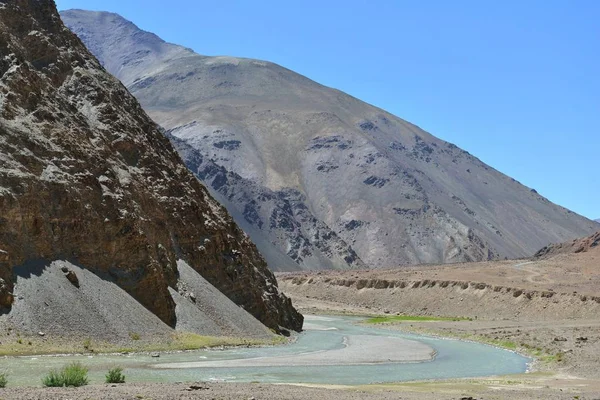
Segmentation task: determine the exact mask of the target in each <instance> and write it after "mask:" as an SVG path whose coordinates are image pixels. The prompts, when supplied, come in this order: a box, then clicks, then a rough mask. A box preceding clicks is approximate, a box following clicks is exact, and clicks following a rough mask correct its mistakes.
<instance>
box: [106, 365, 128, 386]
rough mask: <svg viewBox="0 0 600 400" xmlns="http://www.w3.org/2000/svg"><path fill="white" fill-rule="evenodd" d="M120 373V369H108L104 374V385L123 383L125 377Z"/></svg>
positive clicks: (121, 369) (121, 370)
mask: <svg viewBox="0 0 600 400" xmlns="http://www.w3.org/2000/svg"><path fill="white" fill-rule="evenodd" d="M122 372H123V368H121V367H115V368H111V369H109V370H108V374H106V383H125V375H123V374H122Z"/></svg>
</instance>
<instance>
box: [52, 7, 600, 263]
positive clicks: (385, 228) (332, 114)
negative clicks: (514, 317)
mask: <svg viewBox="0 0 600 400" xmlns="http://www.w3.org/2000/svg"><path fill="white" fill-rule="evenodd" d="M62 18H63V19H64V21H65V23H66V24H67V26H69V27H70V28H71V29H72V30H73V31H74V32H75V33H76V34H77V35H78V36H79V37H80V38H82V40H83V41H84V42H85V43H86V45H87V46H88V47H89V48H90V49H91V51H92V52H94V53H95V54H96V55H97V56H98V58H99V60H100V61H101V62H102V63H103V65H105V66H106V67H107V69H108V70H109V71H110V72H112V73H113V74H115V76H116V77H117V78H119V79H120V80H121V81H122V82H123V83H124V84H125V85H126V86H127V87H128V88H129V89H130V90H131V91H132V93H133V94H134V95H135V96H136V97H137V98H138V99H139V100H140V102H141V104H142V106H143V107H144V108H145V110H146V111H147V112H148V113H149V114H150V116H151V117H152V118H153V119H154V120H155V121H156V122H158V123H159V124H160V125H162V126H163V127H164V128H165V129H166V130H167V132H168V135H169V136H170V137H171V138H172V139H173V142H174V145H175V147H176V148H177V149H178V151H179V152H180V154H181V155H182V158H183V159H184V161H185V162H186V164H187V165H188V167H189V168H190V169H191V170H192V171H193V172H194V173H196V175H197V176H198V177H199V178H200V179H201V180H202V181H203V182H205V184H206V185H207V187H208V188H209V190H210V191H211V193H213V194H214V195H215V197H216V198H217V199H218V200H219V201H221V202H222V204H224V205H225V206H226V207H227V209H228V210H229V211H230V212H231V214H232V216H233V217H234V218H235V219H236V221H237V222H238V223H239V224H240V226H241V227H243V228H244V229H245V230H246V231H247V232H248V234H249V235H250V236H251V237H252V238H253V240H254V241H255V242H256V243H257V246H259V248H260V250H261V252H262V253H263V254H264V255H265V256H266V257H267V258H268V260H269V262H270V265H271V267H272V268H274V269H283V270H290V269H302V268H304V269H316V268H353V267H363V266H369V267H394V266H398V265H402V264H413V263H438V262H460V261H472V260H487V259H494V258H501V257H522V256H529V255H531V254H533V253H534V252H535V251H536V250H537V249H539V248H541V247H542V246H544V245H546V244H548V243H550V242H556V241H562V240H566V239H568V238H573V237H578V236H583V235H586V234H589V233H591V232H592V231H593V230H594V229H595V224H594V223H593V222H592V221H590V220H588V219H586V218H583V217H581V216H579V215H576V214H574V213H572V212H570V211H568V210H566V209H564V208H562V207H559V206H557V205H555V204H553V203H551V202H549V201H548V200H547V199H545V198H544V197H542V196H540V195H539V194H538V193H537V192H536V191H534V190H531V189H529V188H527V187H525V186H523V185H521V184H520V183H519V182H517V181H515V180H514V179H511V178H510V177H507V176H505V175H503V174H501V173H499V172H498V171H496V170H494V169H493V168H491V167H489V166H487V165H485V164H484V163H482V162H481V161H479V160H478V159H477V158H475V157H474V156H472V155H470V154H469V153H467V152H465V151H463V150H461V149H459V148H458V147H456V146H454V145H452V144H450V143H447V142H444V141H442V140H439V139H437V138H435V137H434V136H432V135H430V134H429V133H427V132H425V131H423V130H421V129H420V128H419V127H417V126H415V125H413V124H410V123H408V122H406V121H403V120H401V119H399V118H397V117H395V116H394V115H391V114H389V113H387V112H385V111H383V110H381V109H378V108H375V107H372V106H370V105H368V104H366V103H363V102H361V101H359V100H357V99H355V98H353V97H351V96H348V95H346V94H344V93H342V92H340V91H337V90H334V89H331V88H327V87H324V86H322V85H319V84H317V83H316V82H313V81H311V80H309V79H307V78H305V77H303V76H301V75H298V74H296V73H294V72H292V71H290V70H287V69H285V68H282V67H280V66H278V65H275V64H272V63H269V62H265V61H259V60H251V59H241V58H234V57H206V56H201V55H197V54H195V53H193V52H192V51H191V50H189V49H185V48H183V47H180V46H176V45H172V44H169V43H165V42H164V41H162V40H160V39H159V38H158V37H156V36H155V35H153V34H151V33H148V32H144V31H141V30H140V29H138V28H137V27H136V26H135V25H133V24H132V23H131V22H129V21H126V20H124V19H123V18H121V17H120V16H118V15H116V14H110V13H102V12H89V11H81V10H71V11H66V12H64V13H63V14H62Z"/></svg>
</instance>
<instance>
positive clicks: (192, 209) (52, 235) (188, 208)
mask: <svg viewBox="0 0 600 400" xmlns="http://www.w3.org/2000/svg"><path fill="white" fill-rule="evenodd" d="M0 76H1V80H0V277H1V278H2V279H3V280H4V283H3V285H2V289H1V290H2V296H1V299H0V301H2V306H3V307H8V308H9V307H10V306H11V300H12V299H11V295H10V292H11V291H12V283H13V276H12V268H13V267H14V266H17V265H21V264H24V263H26V262H28V261H31V260H37V259H46V260H56V259H64V260H69V261H71V262H73V263H74V264H77V265H80V266H83V267H85V268H87V269H89V270H91V271H93V272H95V273H96V274H98V275H99V276H103V277H105V278H106V279H109V280H112V281H114V282H115V283H116V284H117V285H119V286H120V287H121V288H123V289H125V290H126V291H127V292H128V293H129V294H131V295H132V296H133V297H134V298H135V299H137V300H138V301H139V302H140V303H141V304H142V305H144V306H145V307H146V308H147V309H149V310H151V311H152V312H153V313H155V314H156V315H157V316H158V317H160V319H162V320H163V321H164V322H166V323H167V324H169V325H171V326H174V325H175V319H176V316H175V310H174V308H175V306H174V302H173V300H172V299H171V296H170V295H169V291H168V287H169V286H171V287H175V286H176V282H177V274H178V273H177V265H176V263H177V260H184V261H185V262H187V264H189V265H190V266H192V268H194V269H195V270H196V271H197V272H199V273H200V274H201V275H202V276H204V277H205V278H206V279H207V280H208V281H209V282H210V283H212V284H213V285H214V286H216V287H217V288H218V289H219V290H221V291H222V292H223V293H224V294H225V295H227V296H228V297H229V298H230V299H232V300H233V301H234V302H235V303H237V304H238V305H240V306H242V307H244V308H245V309H246V310H247V311H248V312H250V313H251V314H253V315H254V316H255V317H256V318H258V319H259V320H260V321H262V322H263V323H264V324H265V325H267V326H269V327H271V328H275V329H277V328H278V327H279V326H284V327H287V328H291V329H296V330H297V329H300V328H301V325H302V316H301V315H300V314H299V313H297V311H296V310H295V309H294V308H293V307H292V305H291V302H290V301H289V300H288V299H287V298H286V297H285V296H283V295H282V294H281V293H279V291H278V289H277V282H276V280H275V278H274V276H273V275H272V274H271V272H269V270H268V269H267V266H266V263H265V261H264V260H263V258H262V257H261V255H260V254H259V253H258V251H257V249H256V247H255V246H254V245H253V244H252V242H251V241H250V240H249V239H248V237H247V236H246V235H245V234H244V233H243V232H242V231H241V230H240V229H239V228H238V227H237V226H236V224H235V223H234V222H233V220H232V219H231V217H230V216H229V215H228V213H227V212H226V210H225V209H224V208H223V207H221V206H220V205H219V204H218V203H217V202H215V201H214V200H213V199H212V198H211V197H210V195H209V194H208V193H207V191H206V189H205V188H204V187H203V186H202V185H201V184H200V183H199V182H198V180H197V179H196V178H195V177H194V176H193V175H192V174H191V173H190V172H189V171H188V170H187V168H186V167H185V166H184V165H183V163H182V161H181V159H180V158H179V156H178V155H177V153H176V152H175V151H174V150H173V148H172V146H171V145H170V143H169V141H168V140H167V139H166V138H165V137H164V135H163V134H161V132H159V130H158V129H157V126H156V125H155V124H154V123H153V122H152V121H151V120H150V118H149V117H148V116H147V115H146V114H145V113H144V111H143V110H142V109H141V107H140V106H139V104H138V103H137V101H136V100H135V99H134V98H133V96H131V95H130V94H129V93H128V92H127V90H126V89H125V87H123V85H122V84H121V83H120V82H119V81H117V80H116V79H115V78H113V77H112V76H110V75H109V74H108V73H106V72H105V71H104V69H103V68H102V67H101V66H100V64H99V63H98V61H97V60H96V59H95V58H94V56H92V55H91V54H90V53H89V52H88V51H87V49H86V48H85V46H84V45H83V44H82V43H81V42H80V40H79V39H78V38H77V37H76V36H75V35H74V34H72V33H71V32H70V31H69V30H68V29H67V28H66V27H65V26H63V24H62V22H61V20H60V17H59V15H58V13H57V11H56V7H55V5H54V2H53V1H50V0H14V1H7V0H3V1H0Z"/></svg>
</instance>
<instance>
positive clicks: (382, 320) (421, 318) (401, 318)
mask: <svg viewBox="0 0 600 400" xmlns="http://www.w3.org/2000/svg"><path fill="white" fill-rule="evenodd" d="M471 320H472V319H471V318H463V317H432V316H428V315H390V316H383V317H373V318H369V319H367V320H366V321H364V322H365V323H366V324H387V323H392V322H407V321H408V322H410V321H412V322H426V321H471Z"/></svg>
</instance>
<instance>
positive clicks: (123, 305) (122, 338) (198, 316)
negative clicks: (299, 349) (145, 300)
mask: <svg viewBox="0 0 600 400" xmlns="http://www.w3.org/2000/svg"><path fill="white" fill-rule="evenodd" d="M177 265H178V269H179V273H180V280H179V284H178V286H179V288H178V289H179V291H180V292H181V294H180V293H179V292H178V291H177V290H175V289H173V288H169V291H170V293H171V296H172V297H173V300H174V301H175V303H176V316H177V324H176V330H177V331H182V332H191V333H196V334H199V335H203V336H227V337H239V338H242V337H243V338H255V339H269V338H272V337H273V333H271V331H269V329H267V328H266V327H265V326H264V325H263V324H262V323H260V322H259V321H258V320H257V319H256V318H254V317H253V316H252V315H250V314H249V313H248V312H247V311H245V310H244V309H243V308H241V307H239V306H238V305H236V304H235V303H233V302H232V301H231V300H230V299H229V298H228V297H227V296H225V295H224V294H222V293H221V292H219V291H218V290H217V289H216V288H215V287H214V286H212V285H211V284H210V283H208V281H206V279H204V278H203V277H202V276H201V275H200V274H198V273H197V272H196V271H195V270H193V269H192V268H191V267H190V266H189V265H187V264H186V263H185V262H183V261H179V262H178V263H177ZM14 271H15V274H16V276H17V280H16V284H15V290H14V296H15V301H14V304H13V307H12V310H11V311H10V312H9V313H8V314H3V315H2V316H0V327H2V328H6V329H8V328H9V327H10V328H12V329H14V330H16V331H17V332H21V333H23V334H26V335H36V336H37V335H38V333H39V332H43V333H44V334H45V339H48V340H52V339H64V338H75V339H77V343H80V342H81V341H82V340H83V339H86V338H89V339H96V340H101V341H106V342H110V343H125V342H129V341H130V340H131V337H132V336H136V337H138V338H137V339H136V340H150V341H154V342H156V341H160V340H168V339H170V338H171V337H172V334H173V333H174V330H173V329H172V328H171V327H169V326H168V325H166V324H165V323H164V322H162V321H161V320H160V319H159V318H158V317H157V316H156V315H154V314H153V313H152V312H150V311H149V310H147V309H146V308H145V307H143V306H142V305H141V304H140V303H139V302H137V301H136V300H135V299H134V298H133V297H131V296H130V295H129V294H128V293H127V292H125V291H124V290H123V289H121V288H120V287H119V286H117V285H116V284H115V283H113V282H112V281H111V280H110V278H109V277H108V276H104V277H100V276H98V275H96V274H94V273H92V272H91V271H89V270H87V269H85V268H82V267H80V266H77V265H74V264H72V263H70V262H67V261H53V262H44V261H36V262H29V263H27V264H25V265H22V266H19V267H15V269H14ZM65 271H67V272H65ZM67 273H70V274H74V276H76V282H77V286H76V285H75V284H73V283H72V282H71V281H69V279H67ZM190 297H193V298H194V299H195V302H194V301H192V300H191V299H190Z"/></svg>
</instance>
